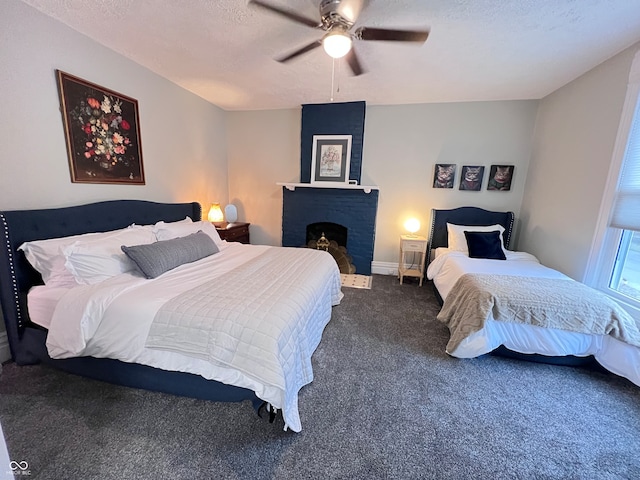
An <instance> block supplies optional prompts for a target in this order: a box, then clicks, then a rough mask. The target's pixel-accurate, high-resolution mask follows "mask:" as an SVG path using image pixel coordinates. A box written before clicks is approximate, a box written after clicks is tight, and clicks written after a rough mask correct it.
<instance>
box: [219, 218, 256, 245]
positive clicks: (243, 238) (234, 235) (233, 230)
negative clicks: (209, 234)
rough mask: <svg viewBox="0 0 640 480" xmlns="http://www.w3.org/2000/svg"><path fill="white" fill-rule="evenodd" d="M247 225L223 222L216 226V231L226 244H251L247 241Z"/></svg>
mask: <svg viewBox="0 0 640 480" xmlns="http://www.w3.org/2000/svg"><path fill="white" fill-rule="evenodd" d="M249 225H250V224H249V223H243V222H233V223H227V222H223V223H220V224H219V225H216V230H217V231H218V234H219V235H220V238H221V239H222V240H226V241H227V242H240V243H251V242H250V241H249Z"/></svg>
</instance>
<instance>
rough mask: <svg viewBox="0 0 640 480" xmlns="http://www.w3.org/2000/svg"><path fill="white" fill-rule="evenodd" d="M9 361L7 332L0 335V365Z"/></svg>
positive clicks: (9, 350)
mask: <svg viewBox="0 0 640 480" xmlns="http://www.w3.org/2000/svg"><path fill="white" fill-rule="evenodd" d="M8 360H11V349H10V348H9V338H8V337H7V332H2V333H0V363H4V362H6V361H8Z"/></svg>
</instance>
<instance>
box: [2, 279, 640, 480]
mask: <svg viewBox="0 0 640 480" xmlns="http://www.w3.org/2000/svg"><path fill="white" fill-rule="evenodd" d="M343 291H344V293H345V298H344V300H343V302H342V304H341V305H340V306H338V307H335V308H334V312H333V319H332V320H331V322H330V323H329V325H328V326H327V328H326V330H325V333H324V337H323V340H322V343H321V344H320V347H319V348H318V350H317V351H316V353H315V355H314V357H313V363H314V369H315V380H314V382H313V383H312V384H310V385H308V386H307V387H305V388H303V389H302V391H301V393H300V413H301V418H302V425H303V430H302V432H301V433H298V434H295V433H291V432H284V431H282V426H283V425H282V420H281V419H277V420H276V424H269V423H268V422H266V421H265V420H262V419H260V418H258V417H257V416H256V414H255V413H254V411H253V409H252V407H251V406H250V404H249V403H248V402H245V403H242V404H223V403H213V402H207V401H200V400H193V399H188V398H181V397H175V396H170V395H165V394H159V393H152V392H146V391H141V390H135V389H130V388H124V387H117V386H113V385H108V384H104V383H101V382H96V381H92V380H87V379H83V378H80V377H76V376H72V375H68V374H65V373H61V372H58V371H55V370H52V369H50V368H47V367H42V366H30V367H17V366H15V365H14V364H8V365H5V366H4V367H3V372H2V375H1V376H0V395H1V401H0V422H1V423H2V426H3V428H4V431H5V436H6V437H7V438H6V440H7V444H8V447H9V452H10V456H11V459H12V460H15V461H27V462H28V463H29V467H30V470H31V475H30V477H29V478H31V479H36V478H37V479H47V480H48V479H83V480H88V479H100V480H105V479H118V480H120V479H133V478H135V479H187V478H188V479H195V478H215V479H217V478H220V479H245V478H255V479H262V478H264V479H271V478H276V479H306V478H310V479H311V478H313V479H315V478H321V479H350V480H355V479H382V478H399V479H411V478H442V479H470V478H480V479H485V478H486V479H494V478H501V479H502V478H504V479H520V478H522V479H529V478H530V479H554V478H563V479H564V478H572V479H600V478H611V479H614V478H615V479H617V478H640V388H639V387H636V386H634V385H633V384H632V383H630V382H628V381H627V380H624V379H622V378H619V377H616V376H615V375H612V374H606V373H601V372H594V371H590V370H585V369H578V368H571V367H559V366H551V365H543V364H536V363H530V362H522V361H518V360H511V359H505V358H501V357H493V356H485V357H483V358H478V359H473V360H458V359H454V358H450V357H448V356H447V355H446V354H445V353H444V347H445V344H446V342H447V339H448V336H449V334H448V331H447V329H446V327H444V326H443V325H441V324H439V323H438V322H437V320H436V319H435V316H436V313H437V311H438V307H437V304H436V302H435V299H434V297H433V294H432V292H431V290H430V285H425V286H423V287H422V288H419V287H418V286H417V284H415V283H409V284H405V285H402V286H400V285H399V284H398V281H397V279H396V278H394V277H385V276H375V277H374V279H373V289H372V290H357V289H348V288H345V289H343ZM25 478H26V477H25Z"/></svg>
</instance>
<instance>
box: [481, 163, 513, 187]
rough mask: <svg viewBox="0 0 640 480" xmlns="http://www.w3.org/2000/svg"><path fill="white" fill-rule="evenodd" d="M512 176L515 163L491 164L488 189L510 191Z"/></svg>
mask: <svg viewBox="0 0 640 480" xmlns="http://www.w3.org/2000/svg"><path fill="white" fill-rule="evenodd" d="M512 178H513V165H491V168H490V170H489V183H488V184H487V190H498V191H502V192H506V191H509V190H511V179H512Z"/></svg>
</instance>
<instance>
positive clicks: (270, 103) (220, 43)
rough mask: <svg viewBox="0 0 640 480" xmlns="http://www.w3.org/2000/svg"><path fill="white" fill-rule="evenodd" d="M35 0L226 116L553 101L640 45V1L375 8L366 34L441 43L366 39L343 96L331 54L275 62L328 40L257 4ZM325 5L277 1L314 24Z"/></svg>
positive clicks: (343, 79) (456, 0) (407, 0)
mask: <svg viewBox="0 0 640 480" xmlns="http://www.w3.org/2000/svg"><path fill="white" fill-rule="evenodd" d="M23 1H24V3H27V4H28V5H31V6H33V7H35V8H36V9H38V10H40V11H42V12H43V13H45V14H47V15H49V16H51V17H53V18H55V19H58V20H60V21H61V22H63V23H65V24H67V25H69V26H70V27H71V28H73V29H75V30H77V31H79V32H81V33H83V34H85V35H87V36H88V37H91V38H92V39H94V40H96V41H97V42H99V43H101V44H103V45H106V46H107V47H109V48H111V49H113V50H115V51H116V52H119V53H120V54H122V55H124V56H125V57H128V58H130V59H132V60H133V61H135V62H137V63H139V64H141V65H144V66H145V67H147V68H148V69H150V70H152V71H154V72H156V73H157V74H159V75H161V76H163V77H166V78H167V79H169V80H171V81H173V82H174V83H176V84H178V85H181V86H182V87H184V88H185V89H187V90H190V91H191V92H193V93H195V94H197V95H199V96H201V97H202V98H204V99H206V100H208V101H210V102H211V103H214V104H216V105H218V106H220V107H222V108H223V109H226V110H260V109H277V108H291V107H297V106H299V105H301V104H306V103H327V102H329V101H331V98H332V97H333V100H335V101H340V102H342V101H354V100H365V101H366V102H367V103H368V104H370V105H383V104H406V103H431V102H456V101H478V100H505V99H531V98H541V97H543V96H545V95H547V94H549V93H550V92H552V91H554V90H556V89H557V88H559V87H561V86H562V85H564V84H566V83H567V82H569V81H571V80H573V79H574V78H576V77H578V76H580V75H581V74H583V73H584V72H586V71H587V70H589V69H591V68H593V67H594V66H595V65H597V64H599V63H601V62H602V61H604V60H606V59H607V58H609V57H611V56H613V55H615V54H616V53H618V52H620V51H621V50H623V49H624V48H626V47H628V46H630V45H632V44H633V43H635V42H637V41H640V0H369V1H365V4H364V7H363V8H362V10H361V13H360V15H359V17H358V19H357V22H356V27H357V26H362V25H366V26H374V27H388V28H407V29H408V28H416V27H429V28H430V29H431V34H430V36H429V39H428V40H427V42H426V43H425V44H423V45H418V46H416V45H414V44H402V43H396V42H374V41H367V42H365V41H356V43H355V48H356V51H357V53H358V55H359V58H360V61H361V63H362V65H363V67H364V68H365V69H366V71H367V73H365V74H364V75H360V76H358V77H353V76H351V74H350V72H349V70H348V69H347V68H346V66H345V65H343V64H342V62H343V61H336V63H335V77H333V78H334V81H333V85H334V88H332V67H333V65H332V60H331V58H329V57H328V56H327V55H326V54H325V53H324V51H323V50H322V49H321V48H319V49H315V50H313V51H312V52H310V53H308V54H305V55H303V56H301V57H298V58H297V59H296V60H293V61H292V62H290V63H287V64H281V63H278V62H276V61H275V60H273V58H274V57H277V56H279V55H282V54H285V53H288V52H290V51H292V50H294V49H296V48H298V47H301V46H303V45H305V44H307V43H310V42H312V41H314V40H316V39H318V38H320V36H321V31H319V30H314V29H312V28H309V27H306V26H304V25H299V24H296V23H293V22H291V21H288V20H287V19H285V18H282V17H279V16H277V15H274V14H272V13H270V12H268V11H265V10H262V9H259V8H255V7H249V6H248V5H247V0H180V1H175V0H91V1H87V0H23ZM343 1H344V2H349V1H352V2H353V1H362V0H343ZM318 2H319V0H271V3H273V4H275V5H279V6H284V7H287V8H290V9H294V10H296V11H297V12H299V13H300V14H302V15H304V16H306V17H309V18H313V19H317V18H319V13H318V8H317V5H318ZM354 5H355V4H354Z"/></svg>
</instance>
